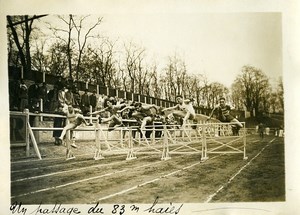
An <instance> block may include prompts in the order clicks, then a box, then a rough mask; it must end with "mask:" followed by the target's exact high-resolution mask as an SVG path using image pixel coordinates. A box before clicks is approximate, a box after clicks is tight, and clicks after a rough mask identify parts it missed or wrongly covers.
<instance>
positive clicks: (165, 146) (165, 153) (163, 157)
mask: <svg viewBox="0 0 300 215" xmlns="http://www.w3.org/2000/svg"><path fill="white" fill-rule="evenodd" d="M169 159H171V157H170V153H169V144H168V136H167V128H166V125H164V140H163V152H162V155H161V160H164V161H165V160H169Z"/></svg>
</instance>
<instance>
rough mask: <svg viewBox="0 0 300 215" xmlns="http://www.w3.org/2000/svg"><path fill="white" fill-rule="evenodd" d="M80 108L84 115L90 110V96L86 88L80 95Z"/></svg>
mask: <svg viewBox="0 0 300 215" xmlns="http://www.w3.org/2000/svg"><path fill="white" fill-rule="evenodd" d="M81 110H82V113H83V115H86V114H87V113H88V112H89V110H90V97H89V95H88V90H87V89H85V91H84V94H82V96H81Z"/></svg>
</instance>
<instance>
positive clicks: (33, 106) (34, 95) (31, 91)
mask: <svg viewBox="0 0 300 215" xmlns="http://www.w3.org/2000/svg"><path fill="white" fill-rule="evenodd" d="M28 99H29V110H30V111H31V112H38V111H39V110H40V102H39V85H38V83H37V82H35V83H34V84H32V85H30V87H29V88H28Z"/></svg>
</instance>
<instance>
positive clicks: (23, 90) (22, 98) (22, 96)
mask: <svg viewBox="0 0 300 215" xmlns="http://www.w3.org/2000/svg"><path fill="white" fill-rule="evenodd" d="M18 98H19V104H20V106H19V110H20V111H24V109H26V108H28V105H29V102H28V88H27V86H26V84H25V83H24V80H23V79H22V80H21V82H20V87H19V90H18Z"/></svg>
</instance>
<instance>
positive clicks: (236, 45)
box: [47, 13, 282, 87]
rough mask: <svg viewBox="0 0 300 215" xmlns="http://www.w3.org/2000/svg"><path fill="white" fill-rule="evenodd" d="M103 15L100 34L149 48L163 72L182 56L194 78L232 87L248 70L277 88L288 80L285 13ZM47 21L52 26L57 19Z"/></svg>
mask: <svg viewBox="0 0 300 215" xmlns="http://www.w3.org/2000/svg"><path fill="white" fill-rule="evenodd" d="M97 16H100V17H103V23H102V24H101V26H100V27H99V28H98V30H99V33H101V34H104V35H106V36H109V38H111V39H112V40H115V39H118V41H120V42H129V41H132V42H133V43H136V44H137V45H139V46H141V47H144V48H145V49H146V54H147V57H148V61H150V62H151V61H153V60H155V61H156V62H157V64H158V65H159V67H160V68H161V67H163V66H165V65H166V62H167V59H168V57H169V56H174V55H175V53H176V54H177V55H178V56H179V57H180V58H181V59H183V60H184V61H185V62H186V65H187V69H188V72H189V73H195V74H196V73H201V74H205V75H206V76H207V78H208V80H209V81H218V82H220V83H223V84H225V85H226V86H228V87H230V85H231V84H232V83H233V81H234V79H235V78H236V76H237V74H239V72H240V71H241V68H242V66H244V65H252V66H254V67H256V68H259V69H261V70H262V71H263V72H264V73H265V74H266V75H267V76H268V77H269V78H270V81H271V83H275V82H276V81H277V80H278V77H279V76H281V75H282V28H281V14H280V13H180V14H178V13H140V14H136V13H135V14H129V13H122V14H120V13H119V14H97ZM52 20H54V19H53V18H52ZM47 21H51V17H48V18H47ZM95 21H96V20H95ZM150 62H149V63H150Z"/></svg>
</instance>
